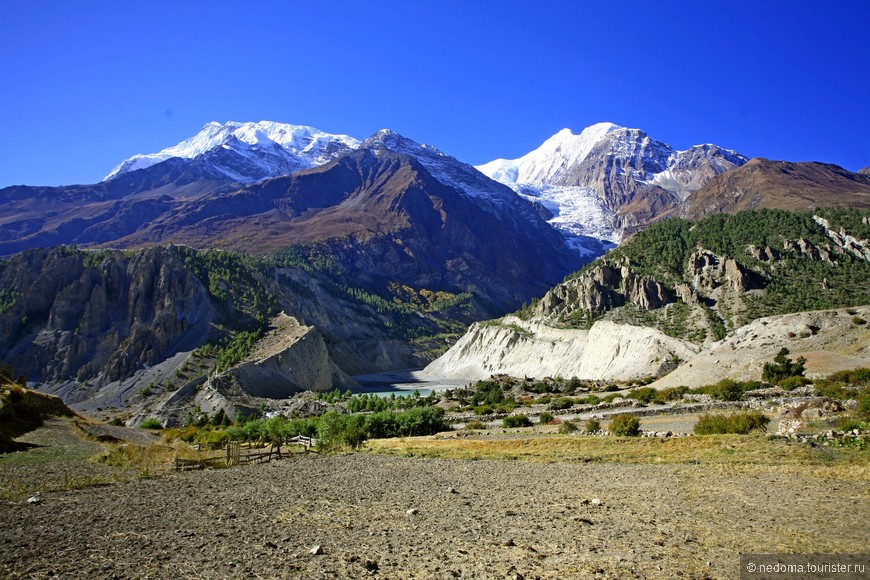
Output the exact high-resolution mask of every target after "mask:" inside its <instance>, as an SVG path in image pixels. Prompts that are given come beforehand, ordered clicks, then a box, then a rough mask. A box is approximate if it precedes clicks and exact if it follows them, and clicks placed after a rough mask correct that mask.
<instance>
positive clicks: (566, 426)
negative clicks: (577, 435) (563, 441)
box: [559, 421, 578, 435]
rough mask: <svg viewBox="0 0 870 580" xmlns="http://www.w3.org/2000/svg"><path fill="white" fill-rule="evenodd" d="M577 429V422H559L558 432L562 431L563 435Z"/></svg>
mask: <svg viewBox="0 0 870 580" xmlns="http://www.w3.org/2000/svg"><path fill="white" fill-rule="evenodd" d="M577 429H578V427H577V423H575V422H574V421H563V422H562V423H560V424H559V433H562V434H563V435H564V434H567V433H573V432H574V431H576V430H577Z"/></svg>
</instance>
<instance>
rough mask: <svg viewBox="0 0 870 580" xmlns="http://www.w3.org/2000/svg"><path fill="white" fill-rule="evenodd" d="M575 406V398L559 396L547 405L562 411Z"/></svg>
mask: <svg viewBox="0 0 870 580" xmlns="http://www.w3.org/2000/svg"><path fill="white" fill-rule="evenodd" d="M572 406H574V399H571V398H569V397H558V398H556V399H553V400H552V401H550V404H549V405H547V408H548V409H550V410H551V411H561V410H563V409H568V408H570V407H572Z"/></svg>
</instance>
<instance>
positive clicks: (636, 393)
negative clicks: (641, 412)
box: [626, 387, 658, 405]
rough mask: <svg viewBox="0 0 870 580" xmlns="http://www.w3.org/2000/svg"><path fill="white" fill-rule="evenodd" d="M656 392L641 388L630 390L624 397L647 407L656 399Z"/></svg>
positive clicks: (649, 388)
mask: <svg viewBox="0 0 870 580" xmlns="http://www.w3.org/2000/svg"><path fill="white" fill-rule="evenodd" d="M657 394H658V391H656V390H655V389H654V388H652V387H641V388H639V389H632V390H631V391H629V392H628V395H626V396H627V397H628V398H629V399H634V400H636V401H640V402H641V403H644V404H645V405H649V404H650V403H652V402H653V400H654V399H655V398H656V395H657Z"/></svg>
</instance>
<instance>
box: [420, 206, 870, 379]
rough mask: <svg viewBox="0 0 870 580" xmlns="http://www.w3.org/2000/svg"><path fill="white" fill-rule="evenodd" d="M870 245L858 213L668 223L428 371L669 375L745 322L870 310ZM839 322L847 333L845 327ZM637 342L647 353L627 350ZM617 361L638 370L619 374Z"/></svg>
mask: <svg viewBox="0 0 870 580" xmlns="http://www.w3.org/2000/svg"><path fill="white" fill-rule="evenodd" d="M868 240H870V215H868V213H867V212H866V211H864V212H860V211H845V210H843V211H837V210H829V211H827V212H825V213H824V214H823V215H814V214H807V213H805V214H792V213H788V212H773V211H767V212H746V213H742V214H737V215H735V216H721V215H719V216H714V217H712V218H709V219H707V220H704V221H701V222H684V221H682V220H668V221H667V222H663V223H661V224H656V225H655V226H653V227H651V228H649V229H648V230H645V231H644V232H641V233H639V234H637V235H636V236H634V237H633V238H632V239H631V240H629V241H627V242H626V243H625V244H623V245H622V246H620V248H618V249H617V250H614V251H612V252H611V253H609V254H608V255H607V256H606V257H604V258H601V259H599V260H597V261H596V262H594V263H592V264H590V265H589V266H588V267H587V268H585V269H584V270H583V271H581V272H579V273H578V274H577V275H575V276H572V277H570V278H569V279H567V280H566V281H565V282H563V283H561V284H558V285H557V286H555V287H554V288H553V289H551V290H550V291H548V292H547V293H546V294H545V295H544V296H543V297H542V298H541V299H540V300H539V301H537V302H536V303H534V304H531V305H529V306H528V307H527V308H524V309H523V310H522V311H520V312H518V313H517V315H516V316H515V317H513V318H506V319H501V320H500V321H496V322H495V323H481V324H478V325H475V326H473V327H471V328H470V329H469V331H468V332H467V333H466V335H465V336H463V337H462V338H461V339H460V340H459V341H458V342H457V343H456V345H454V347H452V348H451V349H450V350H448V352H447V353H445V354H444V355H443V356H442V357H441V358H439V359H438V360H436V361H434V362H433V363H432V364H431V365H430V366H429V367H427V370H426V372H427V373H432V374H445V375H446V376H457V373H458V374H462V373H464V372H474V373H475V374H476V375H483V374H497V373H507V374H521V375H525V376H539V377H540V376H543V375H542V374H541V373H547V374H549V373H552V372H560V373H562V376H566V375H565V374H564V373H565V372H567V371H568V370H569V369H570V370H571V371H572V372H573V373H575V374H576V376H578V377H579V378H583V379H605V380H634V379H637V378H641V377H647V376H660V375H662V374H664V373H665V372H666V371H670V370H673V367H674V366H675V365H670V368H669V365H668V364H667V361H669V360H677V359H679V360H681V361H685V360H688V358H687V357H691V358H693V357H694V356H695V354H694V353H698V352H701V351H705V350H709V349H711V348H716V346H715V345H717V344H719V341H722V340H723V339H726V338H727V337H728V336H732V335H733V334H734V333H735V332H737V331H738V329H739V328H741V327H743V326H744V325H746V324H749V323H751V322H752V321H753V320H757V319H759V318H762V317H766V316H767V317H769V316H777V315H787V314H789V313H792V312H799V311H808V310H821V309H825V308H848V307H859V306H861V305H864V304H867V302H868V298H870V282H868V280H870V253H866V248H867V245H868ZM709 248H712V249H709ZM839 320H840V321H841V322H842V321H846V322H843V324H846V325H847V326H848V324H851V321H850V320H849V319H848V318H847V317H841V318H840V319H839ZM847 323H848V324H847ZM858 327H860V325H858ZM857 330H860V328H858V329H857ZM857 330H856V331H857ZM853 334H854V333H853ZM859 334H861V333H860V332H859ZM641 337H647V340H648V341H649V343H648V344H646V345H645V346H644V347H643V348H639V347H637V345H636V344H635V345H634V346H632V345H631V343H630V341H631V340H638V341H639V340H640V338H641ZM866 338H867V337H866V336H865V337H864V339H866ZM864 339H859V343H860V344H863V343H861V342H860V341H861V340H864ZM865 342H866V341H865ZM601 345H606V346H604V347H602V346H601ZM650 345H655V346H650ZM662 345H667V346H666V347H663V346H662ZM865 346H866V345H865ZM599 348H603V350H602V351H600V352H599V351H598V350H597V349H599ZM660 348H664V350H663V351H659V349H660ZM857 348H859V350H860V349H862V348H864V347H857ZM626 349H628V350H626ZM587 351H589V352H592V351H595V352H596V353H597V354H596V359H597V360H599V362H600V361H602V360H603V361H605V363H602V365H603V366H600V367H595V366H594V365H589V364H585V363H582V361H583V360H585V358H584V357H585V356H586V355H585V353H586V352H587ZM650 352H653V353H655V354H654V356H651V357H648V356H647V354H648V353H650ZM868 352H870V350H868ZM689 353H693V354H689ZM621 357H626V358H625V360H627V361H634V362H633V363H631V364H623V363H622V362H620V361H621V360H623V359H622V358H621ZM859 358H861V357H859ZM861 360H863V359H861Z"/></svg>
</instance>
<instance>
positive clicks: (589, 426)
mask: <svg viewBox="0 0 870 580" xmlns="http://www.w3.org/2000/svg"><path fill="white" fill-rule="evenodd" d="M585 431H586V432H587V433H595V432H597V431H601V422H600V421H599V420H598V419H595V418H593V419H587V420H586V428H585Z"/></svg>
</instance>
